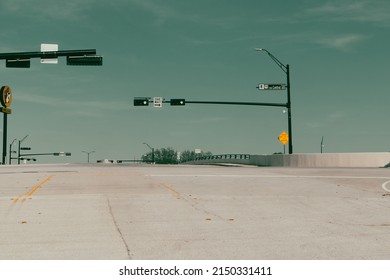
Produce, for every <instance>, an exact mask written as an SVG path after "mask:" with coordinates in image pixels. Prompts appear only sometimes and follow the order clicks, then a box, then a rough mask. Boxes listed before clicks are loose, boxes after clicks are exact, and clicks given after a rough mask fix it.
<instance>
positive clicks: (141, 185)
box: [0, 164, 390, 260]
mask: <svg viewBox="0 0 390 280" xmlns="http://www.w3.org/2000/svg"><path fill="white" fill-rule="evenodd" d="M0 180H1V181H0V237H1V238H0V259H10V260H13V259H43V260H51V259H55V260H57V259H60V260H66V259H70V260H72V259H77V260H79V259H92V260H96V259H106V260H109V259H143V260H144V259H189V260H195V259H274V260H278V259H337V260H339V259H390V169H386V168H382V169H376V168H372V169H363V168H360V169H352V168H345V169H336V168H335V169H331V168H322V169H321V168H311V169H303V168H261V167H221V166H158V165H154V166H153V165H110V164H101V165H98V164H91V165H75V164H70V165H25V166H0Z"/></svg>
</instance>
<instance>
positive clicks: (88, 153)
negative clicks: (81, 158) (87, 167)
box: [81, 151, 96, 163]
mask: <svg viewBox="0 0 390 280" xmlns="http://www.w3.org/2000/svg"><path fill="white" fill-rule="evenodd" d="M81 152H82V153H86V154H87V158H88V163H89V155H90V154H92V153H96V151H90V152H86V151H81Z"/></svg>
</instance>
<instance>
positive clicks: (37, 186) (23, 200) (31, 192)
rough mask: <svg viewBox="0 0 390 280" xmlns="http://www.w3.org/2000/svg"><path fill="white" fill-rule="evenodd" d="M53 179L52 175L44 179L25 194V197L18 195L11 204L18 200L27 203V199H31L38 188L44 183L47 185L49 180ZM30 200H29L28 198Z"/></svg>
mask: <svg viewBox="0 0 390 280" xmlns="http://www.w3.org/2000/svg"><path fill="white" fill-rule="evenodd" d="M53 177H54V175H50V176H48V177H47V178H46V179H44V180H43V181H41V182H40V183H39V184H38V185H36V186H35V187H34V188H33V189H32V190H31V191H29V192H28V193H27V195H23V194H22V195H19V197H16V198H13V199H12V200H13V203H14V204H15V203H17V202H18V201H19V200H21V201H22V202H26V201H27V197H31V196H32V195H33V194H34V193H35V192H36V191H37V190H38V189H39V188H40V187H42V186H43V185H44V184H45V183H47V182H48V181H49V180H51V179H52V178H53ZM30 199H31V198H30Z"/></svg>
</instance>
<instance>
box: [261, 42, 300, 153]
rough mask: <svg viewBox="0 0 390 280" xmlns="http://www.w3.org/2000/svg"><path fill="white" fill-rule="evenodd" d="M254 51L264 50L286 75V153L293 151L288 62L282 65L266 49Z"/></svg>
mask: <svg viewBox="0 0 390 280" xmlns="http://www.w3.org/2000/svg"><path fill="white" fill-rule="evenodd" d="M255 50H256V51H264V52H266V53H267V54H268V55H269V57H271V58H272V60H273V61H274V62H275V63H276V64H277V65H278V66H279V67H280V69H282V71H283V72H284V73H286V75H287V103H286V108H287V114H288V135H289V141H288V153H289V154H292V153H293V137H292V121H291V92H290V66H289V65H288V64H286V65H284V64H283V63H282V62H280V60H279V59H277V58H276V57H275V56H274V55H273V54H272V53H270V52H269V51H267V50H266V49H260V48H256V49H255Z"/></svg>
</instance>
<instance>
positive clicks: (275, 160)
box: [250, 153, 390, 167]
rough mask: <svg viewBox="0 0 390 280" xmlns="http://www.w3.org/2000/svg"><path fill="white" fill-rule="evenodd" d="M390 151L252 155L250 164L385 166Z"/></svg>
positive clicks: (389, 157)
mask: <svg viewBox="0 0 390 280" xmlns="http://www.w3.org/2000/svg"><path fill="white" fill-rule="evenodd" d="M389 163H390V153H326V154H293V155H251V157H250V164H252V165H259V166H290V167H384V166H386V165H387V164H389Z"/></svg>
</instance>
